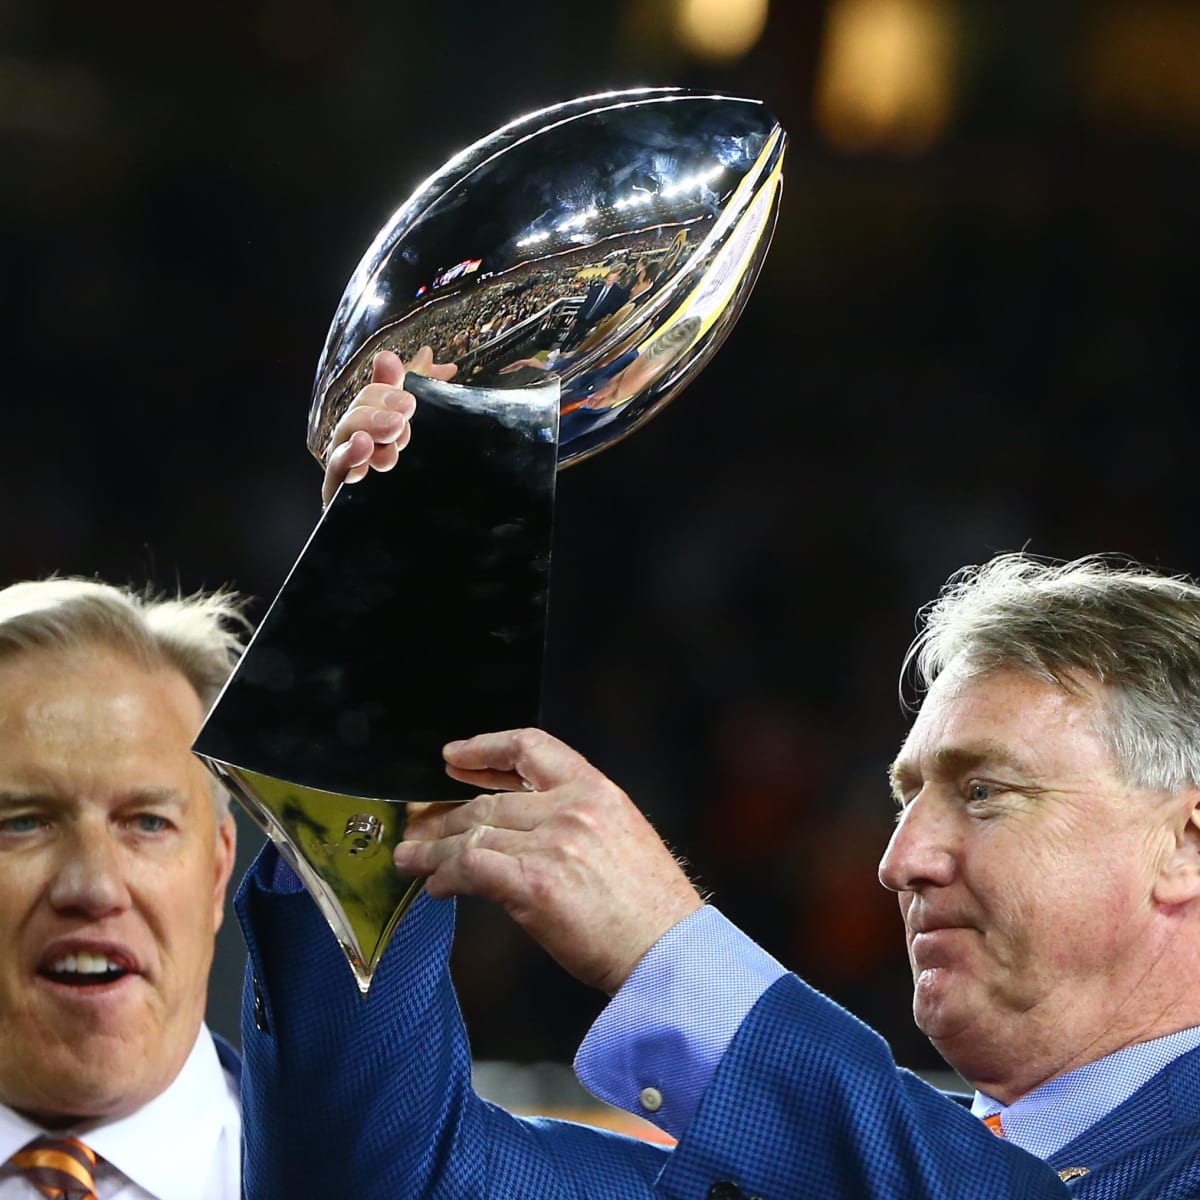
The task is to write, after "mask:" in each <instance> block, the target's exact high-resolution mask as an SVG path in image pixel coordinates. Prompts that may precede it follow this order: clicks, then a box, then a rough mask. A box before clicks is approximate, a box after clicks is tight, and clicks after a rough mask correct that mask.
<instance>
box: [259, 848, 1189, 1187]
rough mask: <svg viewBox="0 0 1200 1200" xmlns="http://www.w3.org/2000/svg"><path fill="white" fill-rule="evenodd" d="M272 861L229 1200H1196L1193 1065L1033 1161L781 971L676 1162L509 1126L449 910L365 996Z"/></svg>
mask: <svg viewBox="0 0 1200 1200" xmlns="http://www.w3.org/2000/svg"><path fill="white" fill-rule="evenodd" d="M275 861H276V860H275V852H274V850H273V849H271V848H270V847H268V848H267V849H266V850H265V851H264V852H263V855H262V856H260V858H259V861H258V862H257V863H256V864H255V866H254V867H253V868H252V869H251V871H250V873H249V874H248V875H247V877H246V879H245V880H244V881H243V883H242V886H241V888H240V889H239V892H238V897H237V901H236V906H237V911H238V916H239V918H240V920H241V922H242V926H243V929H244V931H245V934H246V941H247V944H248V947H249V951H250V961H249V965H248V967H247V981H246V992H245V997H244V1004H243V1054H244V1066H243V1072H242V1110H243V1128H244V1135H243V1138H244V1142H243V1149H244V1155H245V1160H244V1184H245V1196H246V1198H247V1200H278V1198H279V1197H284V1196H286V1197H288V1198H289V1200H307V1198H309V1197H311V1198H312V1200H328V1198H329V1197H334V1196H343V1195H353V1196H355V1197H356V1198H357V1200H409V1198H416V1197H421V1198H428V1200H584V1198H592V1197H594V1198H597V1200H636V1198H643V1197H644V1198H654V1200H739V1198H745V1200H749V1198H751V1197H761V1198H762V1200H785V1198H795V1200H802V1198H803V1200H836V1198H842V1200H981V1198H984V1200H1002V1198H1005V1197H1011V1198H1013V1200H1041V1198H1043V1197H1058V1198H1062V1197H1067V1196H1078V1197H1097V1198H1103V1200H1109V1198H1115V1197H1121V1198H1122V1200H1150V1198H1151V1197H1154V1198H1155V1200H1174V1198H1179V1200H1182V1198H1183V1197H1186V1196H1192V1197H1195V1196H1200V1050H1198V1051H1194V1052H1192V1053H1190V1054H1187V1055H1185V1056H1184V1057H1183V1058H1181V1059H1178V1060H1177V1061H1176V1062H1175V1063H1174V1064H1173V1065H1172V1066H1170V1067H1168V1068H1167V1069H1166V1070H1164V1071H1163V1072H1161V1073H1160V1074H1159V1075H1158V1076H1156V1077H1155V1078H1154V1079H1152V1080H1151V1081H1150V1082H1149V1083H1148V1084H1146V1085H1145V1087H1143V1088H1142V1089H1141V1090H1140V1091H1139V1092H1138V1093H1137V1094H1136V1095H1134V1096H1133V1097H1131V1098H1130V1099H1129V1100H1128V1101H1126V1102H1125V1103H1124V1104H1123V1105H1121V1106H1120V1107H1119V1108H1118V1109H1117V1110H1116V1111H1115V1112H1113V1113H1112V1114H1111V1115H1110V1116H1109V1117H1107V1118H1105V1119H1104V1120H1103V1121H1101V1122H1099V1123H1098V1124H1097V1125H1096V1126H1094V1127H1093V1128H1092V1129H1091V1130H1089V1131H1088V1132H1087V1133H1085V1134H1084V1135H1083V1136H1081V1137H1080V1138H1078V1139H1077V1140H1076V1141H1075V1142H1074V1143H1073V1144H1072V1145H1070V1146H1067V1147H1066V1148H1064V1149H1063V1150H1062V1151H1061V1152H1059V1153H1058V1154H1056V1155H1055V1156H1054V1159H1053V1160H1052V1162H1051V1163H1049V1164H1047V1163H1043V1162H1041V1161H1040V1160H1039V1159H1037V1158H1035V1157H1034V1156H1033V1155H1031V1154H1027V1153H1026V1152H1025V1151H1023V1150H1020V1149H1018V1148H1017V1147H1015V1146H1012V1145H1010V1144H1009V1143H1007V1142H1004V1141H1003V1140H1002V1139H999V1138H996V1137H994V1136H993V1135H992V1134H991V1133H990V1132H989V1131H988V1130H987V1129H986V1128H985V1127H984V1126H983V1124H982V1123H981V1122H980V1121H978V1120H977V1119H976V1118H975V1117H973V1116H971V1114H970V1112H969V1111H968V1110H967V1109H966V1108H965V1107H964V1106H963V1105H962V1104H961V1103H956V1102H955V1101H954V1100H953V1099H951V1098H948V1097H947V1096H945V1095H943V1094H941V1093H939V1092H937V1091H935V1090H934V1089H933V1088H930V1087H929V1086H928V1085H927V1084H925V1083H923V1082H922V1081H921V1080H919V1079H918V1078H917V1077H916V1076H914V1075H912V1074H911V1073H909V1072H907V1071H904V1070H901V1069H899V1068H898V1067H897V1066H896V1064H895V1062H894V1061H893V1059H892V1057H891V1054H890V1052H889V1051H888V1048H887V1046H886V1044H885V1043H884V1042H883V1040H882V1039H881V1038H880V1037H879V1036H878V1035H877V1034H875V1033H873V1032H872V1031H871V1030H870V1029H868V1028H867V1027H866V1026H865V1025H863V1024H861V1023H860V1022H859V1021H858V1020H857V1019H856V1018H854V1017H852V1016H851V1015H850V1014H848V1013H847V1012H845V1011H844V1010H843V1009H841V1008H839V1007H837V1006H836V1005H835V1004H833V1003H832V1002H830V1001H829V1000H827V999H826V998H825V997H823V996H821V995H819V994H818V993H817V992H815V991H813V990H812V989H811V988H809V987H808V986H807V985H806V984H804V983H802V982H801V981H800V980H799V979H797V978H796V977H795V976H785V977H784V978H783V979H781V980H779V981H778V982H777V983H776V984H775V985H774V986H773V987H771V988H770V989H769V990H768V991H767V992H766V994H765V995H764V996H763V997H762V999H761V1000H760V1001H759V1003H758V1004H757V1006H756V1007H755V1008H754V1010H753V1011H752V1012H751V1013H750V1015H749V1016H748V1017H747V1018H746V1020H745V1022H744V1023H743V1025H742V1027H741V1028H740V1029H739V1030H738V1033H737V1035H736V1037H735V1039H734V1041H733V1043H732V1044H731V1046H730V1048H729V1051H728V1052H727V1054H726V1055H725V1058H724V1059H723V1061H722V1063H721V1065H720V1067H719V1068H718V1070H717V1073H716V1075H715V1077H714V1078H713V1080H712V1082H711V1084H710V1085H709V1087H708V1089H707V1091H706V1092H705V1095H704V1097H703V1099H702V1100H701V1103H700V1107H699V1109H698V1111H697V1113H696V1115H695V1118H694V1119H693V1121H692V1123H691V1124H690V1125H689V1127H688V1128H687V1130H686V1131H685V1132H684V1134H683V1136H682V1137H681V1139H680V1141H679V1144H678V1145H677V1146H676V1147H675V1148H674V1149H667V1148H666V1147H663V1146H659V1145H655V1144H651V1143H647V1142H642V1141H638V1140H636V1139H633V1138H628V1137H624V1136H622V1135H620V1134H615V1133H611V1132H608V1131H604V1130H597V1129H591V1128H587V1127H584V1126H580V1125H574V1124H571V1123H569V1122H564V1121H552V1120H547V1119H544V1118H518V1117H514V1116H512V1115H511V1114H509V1113H507V1112H505V1111H504V1110H503V1109H500V1108H498V1107H496V1106H495V1105H493V1104H490V1103H488V1102H487V1101H484V1100H481V1099H480V1098H479V1097H478V1096H476V1095H475V1094H474V1092H473V1091H472V1090H471V1071H470V1054H469V1048H468V1045H467V1039H466V1033H465V1030H464V1028H463V1024H462V1019H461V1017H460V1015H459V1010H458V1004H457V1001H456V999H455V997H454V992H453V989H452V987H451V983H450V977H449V972H448V959H449V951H450V940H451V936H452V932H453V922H454V910H453V904H452V903H451V902H449V901H436V900H430V899H429V898H428V897H426V896H422V897H421V898H420V899H419V900H418V901H417V902H416V904H414V906H413V908H412V909H411V910H410V912H409V914H408V915H407V916H406V917H405V918H404V920H403V921H402V922H401V924H400V927H399V930H398V931H397V934H396V936H395V938H394V939H393V941H392V944H391V946H390V947H389V948H388V951H387V953H386V955H385V957H384V961H383V963H382V964H381V967H380V971H379V973H378V975H377V976H376V979H375V982H374V984H373V986H372V988H371V991H370V993H369V995H368V996H367V998H366V999H365V1000H364V999H362V998H360V996H359V994H358V989H357V988H356V987H355V985H354V983H353V981H352V979H351V975H350V971H349V968H348V967H347V966H346V963H345V962H344V961H343V958H342V954H341V951H340V950H339V949H338V947H337V944H336V942H335V940H334V938H333V935H332V934H331V933H330V930H329V927H328V926H327V925H326V924H325V921H324V919H323V918H322V917H321V915H320V913H319V912H318V910H317V908H316V906H315V905H314V904H313V903H312V901H311V900H310V899H309V897H308V895H307V894H305V893H302V892H301V893H276V892H273V891H271V890H270V887H269V886H268V881H270V880H271V879H272V878H273V871H274V863H275ZM1067 1168H1074V1169H1075V1171H1074V1172H1072V1174H1073V1178H1072V1179H1071V1182H1069V1183H1064V1182H1063V1181H1062V1180H1061V1179H1060V1178H1059V1174H1058V1172H1059V1171H1060V1170H1064V1169H1067ZM1082 1168H1086V1169H1087V1172H1086V1173H1080V1171H1081V1169H1082Z"/></svg>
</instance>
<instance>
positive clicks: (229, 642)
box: [0, 577, 249, 814]
mask: <svg viewBox="0 0 1200 1200" xmlns="http://www.w3.org/2000/svg"><path fill="white" fill-rule="evenodd" d="M244 603H245V601H244V600H243V598H242V597H240V596H238V595H237V594H236V593H235V592H232V591H228V590H225V589H219V590H217V591H215V592H198V593H196V594H195V595H192V596H175V597H170V596H162V595H159V594H157V593H155V592H153V591H152V590H150V589H147V590H145V591H134V590H132V589H130V588H118V587H113V586H112V585H111V584H107V583H100V582H99V581H98V580H94V579H74V578H66V577H55V578H52V579H42V580H36V581H30V582H27V583H14V584H11V585H10V586H9V587H6V588H3V589H0V659H3V658H5V657H9V656H12V655H15V654H19V653H23V652H27V651H30V650H36V649H55V648H58V649H61V648H67V647H72V646H83V645H95V644H97V643H98V644H101V645H104V646H109V647H112V648H113V649H115V650H120V651H123V652H124V653H126V654H128V655H129V656H130V657H131V658H133V660H134V661H135V662H138V663H140V664H141V665H142V666H144V667H147V668H151V669H153V668H156V667H162V666H168V667H173V668H174V669H175V670H177V671H178V672H179V673H180V674H181V675H183V677H184V678H185V679H186V680H187V681H188V683H190V684H191V685H192V687H193V689H195V692H196V695H197V696H198V697H199V699H200V704H201V706H202V707H203V708H204V709H205V710H206V711H207V710H208V709H209V708H210V707H211V706H212V703H213V701H214V700H216V698H217V694H218V693H219V692H220V690H221V688H222V687H223V686H224V685H225V681H226V680H227V679H228V678H229V675H230V672H231V671H232V670H233V667H234V664H235V663H236V662H237V660H238V656H239V655H240V653H241V649H242V635H243V634H244V633H245V632H246V631H247V630H248V629H249V621H248V620H247V619H246V617H245V615H244V613H243V612H242V609H243V606H244ZM212 792H213V801H214V803H215V804H216V806H217V811H218V814H220V813H223V812H225V811H226V810H227V809H228V807H229V794H228V792H226V790H225V788H224V787H222V786H221V785H220V783H218V781H217V780H216V778H215V777H213V779H212Z"/></svg>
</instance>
